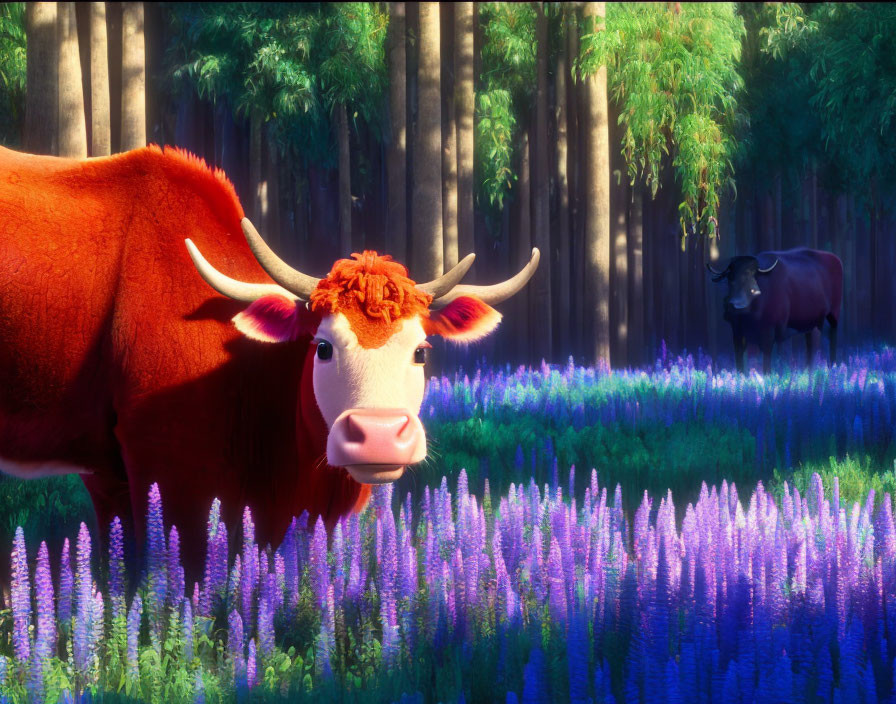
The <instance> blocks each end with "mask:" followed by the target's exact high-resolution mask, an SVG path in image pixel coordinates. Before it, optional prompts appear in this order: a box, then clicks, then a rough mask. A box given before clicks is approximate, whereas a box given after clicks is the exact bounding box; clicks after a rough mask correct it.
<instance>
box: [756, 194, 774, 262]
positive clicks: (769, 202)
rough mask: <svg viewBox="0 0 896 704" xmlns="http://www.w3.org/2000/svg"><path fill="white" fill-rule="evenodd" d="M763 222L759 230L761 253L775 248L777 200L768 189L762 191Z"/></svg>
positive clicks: (758, 247)
mask: <svg viewBox="0 0 896 704" xmlns="http://www.w3.org/2000/svg"><path fill="white" fill-rule="evenodd" d="M761 207H762V220H761V223H762V224H761V226H760V228H759V241H758V243H757V245H758V246H757V249H758V250H759V251H763V252H765V251H769V250H773V249H774V248H775V200H774V195H773V194H772V192H771V191H770V190H768V189H764V190H763V191H762V200H761Z"/></svg>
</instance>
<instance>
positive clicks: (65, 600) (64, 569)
mask: <svg viewBox="0 0 896 704" xmlns="http://www.w3.org/2000/svg"><path fill="white" fill-rule="evenodd" d="M74 584H75V580H74V578H73V576H72V567H71V548H70V547H69V543H68V538H66V539H65V540H63V541H62V556H61V557H60V559H59V602H58V604H57V606H56V609H57V614H58V618H59V628H60V629H69V628H71V621H72V591H73V589H74Z"/></svg>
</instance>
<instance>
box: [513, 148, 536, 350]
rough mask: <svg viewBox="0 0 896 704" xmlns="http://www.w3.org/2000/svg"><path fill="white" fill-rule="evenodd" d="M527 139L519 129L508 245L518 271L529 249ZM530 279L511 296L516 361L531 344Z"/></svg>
mask: <svg viewBox="0 0 896 704" xmlns="http://www.w3.org/2000/svg"><path fill="white" fill-rule="evenodd" d="M530 144H531V142H530V140H529V133H528V132H523V135H522V144H521V145H520V171H519V173H520V178H519V181H518V182H517V188H518V191H517V192H518V194H519V196H518V202H519V225H518V227H517V231H516V232H510V233H508V234H509V237H510V246H511V252H512V255H511V256H512V261H513V267H512V268H513V269H514V271H519V270H520V268H522V267H523V266H525V263H526V261H528V259H529V253H530V252H531V250H532V216H531V213H532V200H531V198H532V195H531V178H530V169H529V165H530ZM530 291H531V282H530V285H529V286H526V287H525V288H524V289H523V290H522V291H520V292H519V293H518V294H516V295H515V296H514V297H513V298H514V301H515V305H516V308H517V310H516V315H515V318H516V331H517V340H516V353H517V356H518V361H525V360H528V356H529V348H530V347H531V344H532V339H531V337H530V310H531V309H530V303H529V299H530V293H529V292H530Z"/></svg>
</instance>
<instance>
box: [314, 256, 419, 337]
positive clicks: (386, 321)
mask: <svg viewBox="0 0 896 704" xmlns="http://www.w3.org/2000/svg"><path fill="white" fill-rule="evenodd" d="M431 302H432V296H430V295H429V294H427V293H423V292H422V291H420V290H419V289H417V288H416V284H415V283H414V281H412V280H411V279H409V278H408V270H407V269H406V268H405V267H404V266H403V265H402V264H399V263H398V262H395V261H392V257H390V256H389V255H383V256H380V255H378V254H377V253H376V252H373V251H370V250H365V251H364V252H362V253H361V254H358V253H354V254H352V258H351V259H340V260H338V261H337V262H336V263H335V264H334V265H333V269H332V270H331V271H330V273H329V274H328V275H327V278H325V279H322V280H321V282H320V283H319V284H318V285H317V288H315V289H314V291H313V292H312V294H311V309H312V310H313V311H317V312H320V313H322V314H332V313H342V314H343V315H345V317H346V318H347V319H348V321H349V324H350V325H351V327H352V330H354V332H355V334H356V335H357V336H358V341H359V342H360V344H361V346H362V347H368V348H372V347H381V346H382V345H384V344H385V343H386V340H388V339H389V338H390V337H391V336H392V335H393V334H394V333H395V332H397V330H398V321H400V320H402V319H405V318H413V317H414V316H416V315H423V316H425V315H426V314H427V310H428V309H429V304H430V303H431Z"/></svg>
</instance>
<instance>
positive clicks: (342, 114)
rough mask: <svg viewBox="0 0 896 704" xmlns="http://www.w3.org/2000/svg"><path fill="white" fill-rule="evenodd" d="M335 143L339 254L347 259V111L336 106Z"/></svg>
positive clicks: (349, 198) (349, 188)
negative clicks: (337, 167)
mask: <svg viewBox="0 0 896 704" xmlns="http://www.w3.org/2000/svg"><path fill="white" fill-rule="evenodd" d="M336 142H337V144H338V145H339V253H340V256H342V257H345V258H348V257H349V255H351V253H352V252H353V251H354V250H353V248H352V171H351V157H350V153H349V149H350V148H349V139H348V111H347V110H346V108H345V104H344V103H340V104H339V105H337V106H336Z"/></svg>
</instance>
